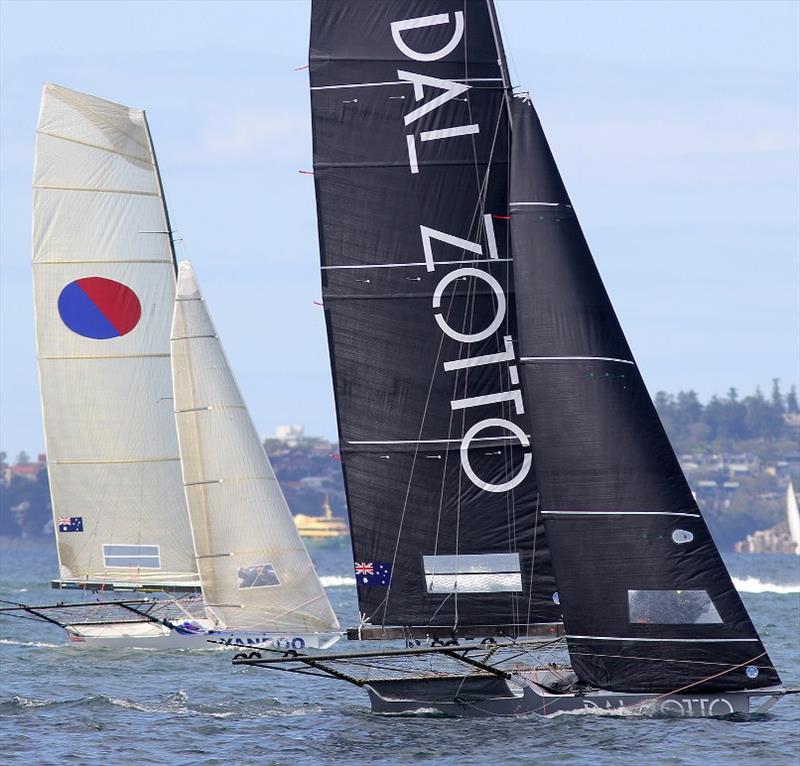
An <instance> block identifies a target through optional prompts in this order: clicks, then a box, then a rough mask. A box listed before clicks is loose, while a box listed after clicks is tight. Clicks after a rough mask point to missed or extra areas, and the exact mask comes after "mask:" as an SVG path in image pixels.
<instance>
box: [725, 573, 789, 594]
mask: <svg viewBox="0 0 800 766" xmlns="http://www.w3.org/2000/svg"><path fill="white" fill-rule="evenodd" d="M732 579H733V586H734V588H736V590H738V591H739V593H800V583H794V584H783V585H781V584H778V583H774V582H764V581H763V580H759V579H758V578H757V577H734V578H732Z"/></svg>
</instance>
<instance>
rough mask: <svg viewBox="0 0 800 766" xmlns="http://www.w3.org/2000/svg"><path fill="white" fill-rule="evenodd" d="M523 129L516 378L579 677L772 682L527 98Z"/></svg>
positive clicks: (611, 684)
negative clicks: (522, 395)
mask: <svg viewBox="0 0 800 766" xmlns="http://www.w3.org/2000/svg"><path fill="white" fill-rule="evenodd" d="M512 115H513V121H514V141H513V143H512V152H511V162H512V165H511V199H510V212H511V240H512V246H511V251H512V254H513V258H514V273H515V278H516V281H517V304H516V308H517V317H518V326H519V333H520V363H521V375H522V378H523V380H524V382H525V383H526V384H527V386H526V387H525V389H524V390H525V394H526V404H527V410H528V413H529V416H530V423H531V428H532V431H533V433H534V435H535V440H536V477H537V481H538V485H539V490H540V496H541V502H542V512H543V515H544V517H545V519H546V529H547V539H548V543H549V545H550V548H551V551H552V554H553V563H554V568H555V574H556V578H557V582H558V587H559V594H560V601H561V605H562V607H563V609H564V625H565V629H566V633H567V642H568V646H569V650H570V655H571V657H572V662H573V666H574V669H575V671H576V673H577V674H578V676H579V678H580V679H581V680H582V681H583V682H584V683H586V684H589V685H591V686H595V687H599V688H603V689H611V690H615V691H627V692H636V691H646V692H667V691H671V690H675V689H677V688H679V687H681V686H684V685H688V684H691V688H692V690H693V693H694V692H695V691H721V690H727V689H743V688H758V687H764V686H771V685H773V684H777V683H779V682H780V679H779V678H778V674H777V672H776V671H775V668H774V667H773V665H772V662H771V661H770V659H769V657H768V655H767V653H766V651H765V649H764V646H763V644H762V643H761V640H760V639H759V637H758V633H757V632H756V629H755V627H754V626H753V624H752V622H751V621H750V618H749V616H748V614H747V611H746V610H745V608H744V605H743V604H742V601H741V599H740V598H739V595H738V593H737V592H736V590H735V588H734V586H733V583H732V582H731V578H730V576H729V575H728V572H727V570H726V569H725V565H724V564H723V562H722V559H721V557H720V555H719V552H718V550H717V548H716V546H715V544H714V541H713V540H712V538H711V535H710V534H709V531H708V528H707V527H706V524H705V522H704V520H703V518H702V516H701V514H700V510H699V509H698V507H697V504H696V502H695V500H694V498H693V496H692V493H691V491H690V489H689V486H688V484H687V482H686V479H685V477H684V475H683V472H682V471H681V468H680V465H679V463H678V460H677V458H676V457H675V454H674V452H673V451H672V447H671V446H670V443H669V440H668V439H667V436H666V434H665V432H664V429H663V427H662V425H661V422H660V420H659V418H658V415H657V413H656V411H655V408H654V406H653V403H652V400H651V399H650V396H649V394H648V392H647V389H646V388H645V385H644V382H643V380H642V377H641V374H640V373H639V368H638V366H637V364H636V361H635V359H634V357H633V355H632V353H631V350H630V347H629V346H628V343H627V341H626V339H625V336H624V334H623V332H622V328H621V327H620V324H619V321H618V320H617V316H616V314H615V312H614V309H613V307H612V305H611V301H610V300H609V297H608V294H607V293H606V290H605V287H604V286H603V282H602V279H601V278H600V274H599V272H598V270H597V267H596V265H595V263H594V260H593V258H592V255H591V252H590V250H589V247H588V245H587V244H586V240H585V239H584V236H583V233H582V231H581V228H580V225H579V223H578V220H577V218H576V215H575V211H574V209H573V207H572V203H571V201H570V199H569V196H568V195H567V192H566V189H565V187H564V184H563V182H562V180H561V176H560V174H559V172H558V168H557V167H556V164H555V161H554V159H553V156H552V154H551V152H550V148H549V146H548V144H547V140H546V138H545V136H544V132H543V131H542V127H541V125H540V123H539V119H538V117H537V116H536V112H535V111H534V109H533V105H532V104H531V103H530V100H529V99H527V98H519V97H517V98H515V99H514V100H513V104H512ZM715 668H718V670H720V671H724V672H722V673H718V672H715V670H714V669H715Z"/></svg>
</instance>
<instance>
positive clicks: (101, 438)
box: [33, 84, 199, 590]
mask: <svg viewBox="0 0 800 766" xmlns="http://www.w3.org/2000/svg"><path fill="white" fill-rule="evenodd" d="M33 189H34V191H33V276H34V302H35V309H36V344H37V352H38V362H39V378H40V385H41V395H42V411H43V422H44V429H45V435H46V443H47V451H48V470H49V477H50V490H51V497H52V506H53V517H54V518H53V521H54V526H55V532H56V540H57V546H58V552H59V564H60V574H61V580H60V581H59V582H58V584H59V586H61V587H70V586H75V587H97V588H99V587H106V586H108V587H110V586H111V585H112V584H113V587H114V588H115V589H125V588H139V587H148V588H160V587H163V588H170V589H179V590H180V589H187V590H194V589H196V588H197V587H198V585H199V584H198V582H197V570H196V567H195V563H194V557H193V555H192V541H191V530H190V528H189V518H188V514H187V511H186V505H185V503H184V499H183V492H182V488H181V481H180V466H179V460H178V444H177V437H176V433H175V424H174V420H173V417H172V412H171V410H172V407H171V406H170V403H171V400H172V385H171V379H170V368H169V320H170V315H171V310H172V301H173V298H174V289H175V274H174V270H173V257H172V252H171V250H170V249H169V248H168V247H167V246H166V243H165V242H164V240H163V238H162V237H151V236H147V235H145V234H144V233H143V232H147V231H152V230H155V231H163V229H164V228H165V225H166V226H167V227H168V224H165V210H164V207H163V196H162V192H161V189H160V182H159V180H158V176H157V172H156V168H155V164H154V161H153V156H152V154H151V150H150V141H149V135H148V132H147V128H146V123H145V121H144V115H143V113H142V112H141V111H140V110H136V109H131V108H129V107H126V106H122V105H120V104H115V103H112V102H109V101H104V100H102V99H99V98H95V97H94V96H89V95H87V94H84V93H78V92H76V91H72V90H69V89H67V88H62V87H59V86H57V85H51V84H48V85H45V87H44V92H43V95H42V107H41V112H40V116H39V123H38V129H37V138H36V161H35V170H34V182H33Z"/></svg>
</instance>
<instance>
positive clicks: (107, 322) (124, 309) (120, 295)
mask: <svg viewBox="0 0 800 766" xmlns="http://www.w3.org/2000/svg"><path fill="white" fill-rule="evenodd" d="M58 313H59V316H60V317H61V321H62V322H63V323H64V324H65V325H66V326H67V327H68V328H69V329H70V330H72V332H74V333H77V334H78V335H82V336H83V337H84V338H92V339H94V340H108V339H110V338H120V337H122V336H123V335H127V334H128V333H129V332H130V331H131V330H133V329H134V327H136V325H137V324H139V319H140V318H141V316H142V304H141V303H140V302H139V298H138V297H137V295H136V293H135V292H133V290H131V288H130V287H128V286H127V285H123V284H122V283H121V282H115V281H114V280H113V279H106V278H105V277H84V278H82V279H76V280H75V281H74V282H70V283H69V284H68V285H67V286H66V287H65V288H64V289H63V290H62V291H61V294H60V295H59V296H58Z"/></svg>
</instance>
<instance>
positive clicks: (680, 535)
mask: <svg viewBox="0 0 800 766" xmlns="http://www.w3.org/2000/svg"><path fill="white" fill-rule="evenodd" d="M692 540H694V535H693V534H692V533H691V532H687V531H686V530H685V529H676V530H675V531H674V532H673V533H672V542H673V543H675V544H676V545H681V544H683V543H690V542H692Z"/></svg>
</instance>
